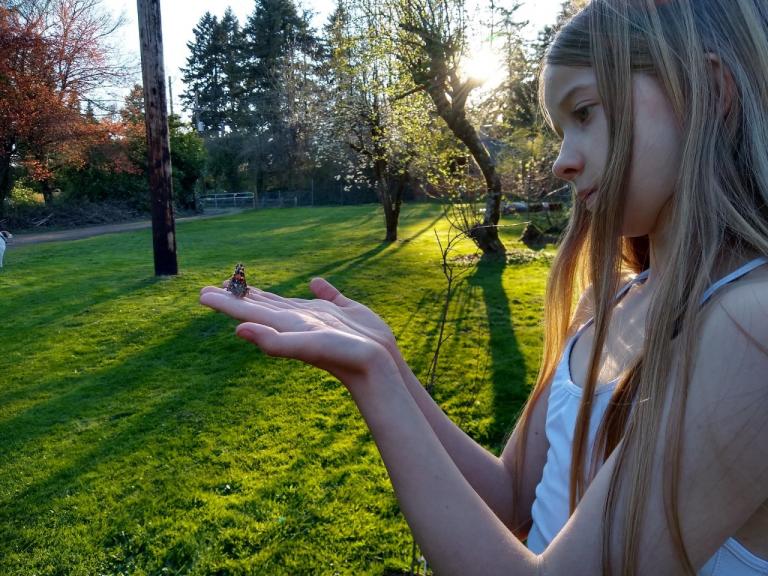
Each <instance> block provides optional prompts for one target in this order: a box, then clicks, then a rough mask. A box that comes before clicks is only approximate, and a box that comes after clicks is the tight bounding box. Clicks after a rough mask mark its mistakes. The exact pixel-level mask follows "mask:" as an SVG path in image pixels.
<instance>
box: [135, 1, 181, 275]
mask: <svg viewBox="0 0 768 576" xmlns="http://www.w3.org/2000/svg"><path fill="white" fill-rule="evenodd" d="M138 15H139V37H140V39H141V71H142V78H143V81H144V110H145V113H144V121H145V123H146V127H147V154H148V162H147V166H148V169H149V187H150V191H151V194H152V243H153V247H154V257H155V275H156V276H174V275H176V274H178V272H179V268H178V263H177V261H176V224H175V221H174V217H173V181H172V179H171V147H170V140H169V132H168V109H167V98H166V93H165V69H164V65H163V34H162V26H161V21H160V0H138Z"/></svg>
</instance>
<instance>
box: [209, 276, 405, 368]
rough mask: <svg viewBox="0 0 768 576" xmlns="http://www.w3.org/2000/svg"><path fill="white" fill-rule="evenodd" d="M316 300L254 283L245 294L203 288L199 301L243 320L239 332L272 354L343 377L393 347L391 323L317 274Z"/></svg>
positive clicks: (312, 283)
mask: <svg viewBox="0 0 768 576" xmlns="http://www.w3.org/2000/svg"><path fill="white" fill-rule="evenodd" d="M310 289H311V290H312V291H313V292H314V294H315V295H317V297H318V298H317V299H314V300H305V299H302V298H284V297H282V296H279V295H277V294H272V293H269V292H264V291H262V290H258V289H254V288H249V290H248V294H247V295H246V296H245V297H244V298H236V297H234V296H232V295H231V294H230V293H228V292H227V291H226V290H223V289H221V288H216V287H213V286H208V287H206V288H203V290H202V292H201V296H200V302H201V303H202V304H204V305H205V306H209V307H210V308H213V309H214V310H218V311H220V312H223V313H225V314H227V315H229V316H231V317H233V318H236V319H237V320H240V321H241V322H243V323H242V324H240V325H239V326H238V327H237V334H238V336H240V337H242V338H245V339H247V340H250V341H251V342H253V343H254V344H256V345H257V346H259V347H260V348H261V349H262V350H264V352H266V353H267V354H269V355H272V356H281V357H286V358H295V359H297V360H302V361H304V362H307V363H309V364H312V365H314V366H317V367H319V368H322V369H324V370H327V371H328V372H330V373H332V374H333V375H334V376H336V377H338V378H340V379H344V378H345V377H348V376H351V375H352V374H355V373H360V372H364V371H365V370H366V369H367V368H368V367H369V365H370V364H371V363H373V362H375V361H376V359H377V358H379V356H380V355H381V353H382V352H383V351H384V349H391V347H393V346H394V336H393V335H392V331H391V330H390V329H389V327H388V326H387V325H386V323H385V322H384V321H383V320H381V318H379V316H377V315H376V314H375V313H374V312H372V311H371V310H370V309H369V308H367V307H365V306H363V305H362V304H359V303H358V302H355V301H353V300H350V299H349V298H347V297H345V296H343V295H342V294H341V293H340V292H339V291H338V290H337V289H336V288H334V287H333V286H332V285H331V284H330V283H329V282H327V281H325V280H323V279H321V278H315V279H314V280H312V282H311V283H310Z"/></svg>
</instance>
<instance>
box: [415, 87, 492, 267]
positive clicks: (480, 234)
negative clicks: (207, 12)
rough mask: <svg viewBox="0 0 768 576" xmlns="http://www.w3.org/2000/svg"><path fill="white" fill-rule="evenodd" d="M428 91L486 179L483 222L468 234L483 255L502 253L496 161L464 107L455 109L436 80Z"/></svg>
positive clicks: (439, 111) (438, 111) (440, 113)
mask: <svg viewBox="0 0 768 576" xmlns="http://www.w3.org/2000/svg"><path fill="white" fill-rule="evenodd" d="M427 92H428V93H429V96H430V97H431V98H432V101H433V102H434V103H435V106H436V107H437V113H438V114H439V115H440V117H441V118H442V119H443V120H444V121H445V123H446V124H447V125H448V128H450V129H451V132H453V133H454V135H455V136H456V137H457V138H458V139H459V140H461V142H463V143H464V145H465V146H466V147H467V149H468V150H469V153H470V154H471V155H472V158H473V159H474V161H475V162H476V163H477V166H478V167H479V168H480V171H481V172H482V174H483V178H484V179H485V187H486V197H485V217H484V218H483V222H482V224H477V225H475V226H473V227H472V229H471V230H469V231H468V232H469V236H470V238H472V240H474V242H475V243H476V244H477V246H478V248H480V250H482V251H483V254H484V255H501V254H504V253H505V252H506V248H505V247H504V244H503V243H502V242H501V239H500V238H499V230H498V224H499V219H500V217H501V178H499V175H498V173H497V172H496V165H495V164H494V163H493V159H492V158H491V155H490V154H489V153H488V150H486V149H485V146H483V143H482V142H481V141H480V137H479V136H478V135H477V131H476V130H475V128H474V126H472V124H471V123H470V122H469V120H467V116H466V113H465V112H464V110H463V109H455V108H454V107H453V106H452V104H451V102H449V101H448V98H446V96H445V92H444V91H443V88H442V86H441V85H439V84H430V85H429V86H428V87H427Z"/></svg>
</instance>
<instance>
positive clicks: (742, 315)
mask: <svg viewBox="0 0 768 576" xmlns="http://www.w3.org/2000/svg"><path fill="white" fill-rule="evenodd" d="M702 313H703V317H702V322H701V325H700V334H699V339H698V346H697V351H696V353H695V357H694V364H693V367H692V368H693V372H692V380H691V391H690V393H691V395H690V398H689V402H690V404H689V414H688V416H689V417H690V418H692V419H693V420H694V422H695V423H696V424H695V425H694V426H692V427H690V428H688V431H689V433H694V431H696V430H698V431H703V430H706V431H707V432H708V434H709V435H711V436H710V437H711V440H712V441H713V444H712V448H714V449H715V450H717V451H719V452H721V454H722V453H728V452H729V451H732V450H733V448H734V446H737V445H739V444H741V445H742V446H743V445H744V443H749V444H750V450H752V451H753V452H754V454H753V456H752V458H751V459H749V462H747V463H745V464H746V465H745V468H744V469H743V472H744V473H745V475H746V476H752V478H756V477H759V478H761V481H766V482H768V416H767V414H768V273H764V272H763V271H762V270H761V271H760V273H759V274H755V275H754V276H753V275H750V276H749V277H745V278H743V279H740V280H739V281H737V282H734V283H732V284H730V285H728V286H727V287H726V288H725V289H723V290H722V291H721V292H719V293H718V295H717V297H715V298H713V299H712V301H710V302H709V303H708V304H707V305H706V306H705V307H704V309H703V310H702ZM761 462H762V463H761ZM750 464H751V465H750Z"/></svg>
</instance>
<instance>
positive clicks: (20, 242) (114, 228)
mask: <svg viewBox="0 0 768 576" xmlns="http://www.w3.org/2000/svg"><path fill="white" fill-rule="evenodd" d="M239 212H242V210H241V209H229V210H218V211H216V212H215V213H210V214H203V215H201V216H188V217H186V218H177V219H176V222H177V223H179V222H189V221H191V220H206V219H208V218H218V217H219V216H229V215H230V214H237V213H239ZM151 227H152V221H151V220H142V221H140V222H123V223H120V224H104V225H102V226H86V227H84V228H72V229H70V230H59V231H58V232H41V233H39V234H14V235H13V240H11V243H10V244H9V248H12V247H13V246H26V245H27V244H40V243H42V242H59V241H61V240H81V239H83V238H90V237H92V236H101V235H102V234H115V233H117V232H128V231H130V230H143V229H145V228H151Z"/></svg>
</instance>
